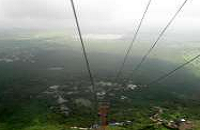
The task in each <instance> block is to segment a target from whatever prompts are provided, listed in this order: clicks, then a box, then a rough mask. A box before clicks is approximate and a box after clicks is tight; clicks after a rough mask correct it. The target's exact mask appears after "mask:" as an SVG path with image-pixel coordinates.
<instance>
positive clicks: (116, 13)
mask: <svg viewBox="0 0 200 130" xmlns="http://www.w3.org/2000/svg"><path fill="white" fill-rule="evenodd" d="M74 2H75V5H76V8H77V12H78V16H79V19H80V25H81V29H82V31H83V32H84V33H88V34H102V33H103V34H104V33H107V34H121V33H128V32H133V31H134V30H135V28H136V25H137V24H138V22H139V19H140V18H141V15H142V13H143V11H144V8H145V6H146V4H147V2H148V0H74ZM183 2H184V0H152V4H151V6H150V8H149V11H148V13H147V16H146V18H145V20H144V23H143V26H142V28H141V32H150V31H152V30H155V31H156V30H157V31H159V30H160V29H162V28H163V27H164V25H166V23H167V22H168V21H169V19H170V18H171V17H172V15H173V14H174V13H175V11H176V10H177V9H178V8H179V7H180V5H181V4H182V3H183ZM199 7H200V0H188V2H187V4H186V5H185V7H184V8H183V10H182V12H181V13H180V14H179V15H178V17H177V18H176V19H175V21H174V22H173V24H172V25H171V26H170V28H169V31H172V32H173V31H174V32H182V31H185V32H187V31H188V32H194V30H195V31H198V30H200V8H199ZM0 28H26V29H27V28H35V29H68V30H69V31H70V29H73V28H74V17H73V14H72V9H71V4H70V0H0Z"/></svg>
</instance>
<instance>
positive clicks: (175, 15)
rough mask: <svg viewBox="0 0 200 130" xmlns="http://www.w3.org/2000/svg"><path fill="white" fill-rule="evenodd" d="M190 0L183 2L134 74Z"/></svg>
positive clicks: (136, 68)
mask: <svg viewBox="0 0 200 130" xmlns="http://www.w3.org/2000/svg"><path fill="white" fill-rule="evenodd" d="M187 1H188V0H185V1H184V2H183V4H182V5H181V6H180V8H179V9H178V10H177V12H176V13H175V14H174V16H173V17H172V18H171V20H170V21H169V22H168V24H167V25H166V26H165V28H164V29H163V30H162V31H161V33H160V34H159V36H158V38H157V39H156V41H155V42H154V44H153V45H152V46H151V48H150V49H149V50H148V51H147V53H146V54H145V55H144V56H143V57H142V60H141V61H140V63H139V64H138V65H137V66H136V67H135V69H134V70H133V72H135V71H137V70H138V69H139V68H140V67H141V66H142V64H143V63H144V61H145V60H146V59H147V57H148V55H149V54H150V53H151V52H152V50H153V49H154V48H155V46H156V44H157V43H158V41H159V40H160V39H161V37H162V36H163V35H164V33H165V32H166V30H167V28H168V27H169V26H170V25H171V24H172V22H173V21H174V19H175V18H176V17H177V15H178V14H179V12H180V11H181V10H182V8H183V7H184V5H185V4H186V3H187Z"/></svg>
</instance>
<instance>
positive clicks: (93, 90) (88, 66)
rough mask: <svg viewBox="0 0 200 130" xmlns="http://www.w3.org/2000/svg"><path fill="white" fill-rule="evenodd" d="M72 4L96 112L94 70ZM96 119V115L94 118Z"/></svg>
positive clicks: (72, 3)
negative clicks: (92, 70)
mask: <svg viewBox="0 0 200 130" xmlns="http://www.w3.org/2000/svg"><path fill="white" fill-rule="evenodd" d="M71 6H72V9H73V14H74V17H75V21H76V26H77V29H78V34H79V38H80V42H81V46H82V51H83V56H84V58H85V62H86V67H87V71H88V74H89V78H90V82H91V85H92V93H93V96H94V97H93V98H94V111H95V112H96V111H97V109H98V102H97V95H96V89H95V83H94V77H93V75H92V72H91V68H90V63H89V60H88V56H87V52H86V49H85V44H84V41H83V37H82V33H81V29H80V25H79V21H78V17H77V13H76V9H75V6H74V1H73V0H71ZM95 114H96V113H95ZM95 119H96V116H95V118H94V120H95Z"/></svg>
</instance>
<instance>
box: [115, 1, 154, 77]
mask: <svg viewBox="0 0 200 130" xmlns="http://www.w3.org/2000/svg"><path fill="white" fill-rule="evenodd" d="M151 1H152V0H149V2H148V3H147V6H146V8H145V10H144V13H143V15H142V18H141V19H140V22H139V24H138V27H137V29H136V32H135V34H134V37H133V39H132V41H131V43H130V45H129V47H128V49H127V51H126V53H125V56H124V59H123V62H122V65H121V67H120V69H119V71H118V72H117V76H116V80H117V79H118V78H119V77H120V75H121V74H122V71H123V69H124V66H125V63H126V61H127V59H128V56H129V53H130V51H131V49H132V47H133V44H134V43H135V40H136V39H137V36H138V32H139V30H140V28H141V25H142V23H143V21H144V18H145V16H146V14H147V11H148V9H149V6H150V4H151Z"/></svg>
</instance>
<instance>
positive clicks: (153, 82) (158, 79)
mask: <svg viewBox="0 0 200 130" xmlns="http://www.w3.org/2000/svg"><path fill="white" fill-rule="evenodd" d="M199 57H200V54H199V55H197V56H195V57H194V58H192V59H191V60H189V61H187V62H185V63H184V64H181V65H180V66H178V67H177V68H175V69H174V70H172V71H170V72H168V73H166V74H164V75H163V76H161V77H159V78H157V79H156V80H153V81H151V82H150V83H148V84H147V86H149V85H152V84H155V83H157V82H159V81H161V80H163V79H165V78H167V77H169V76H170V75H172V74H173V73H175V72H176V71H177V70H179V69H181V68H183V67H184V66H186V65H188V64H189V63H191V62H193V61H194V60H196V59H197V58H199Z"/></svg>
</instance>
